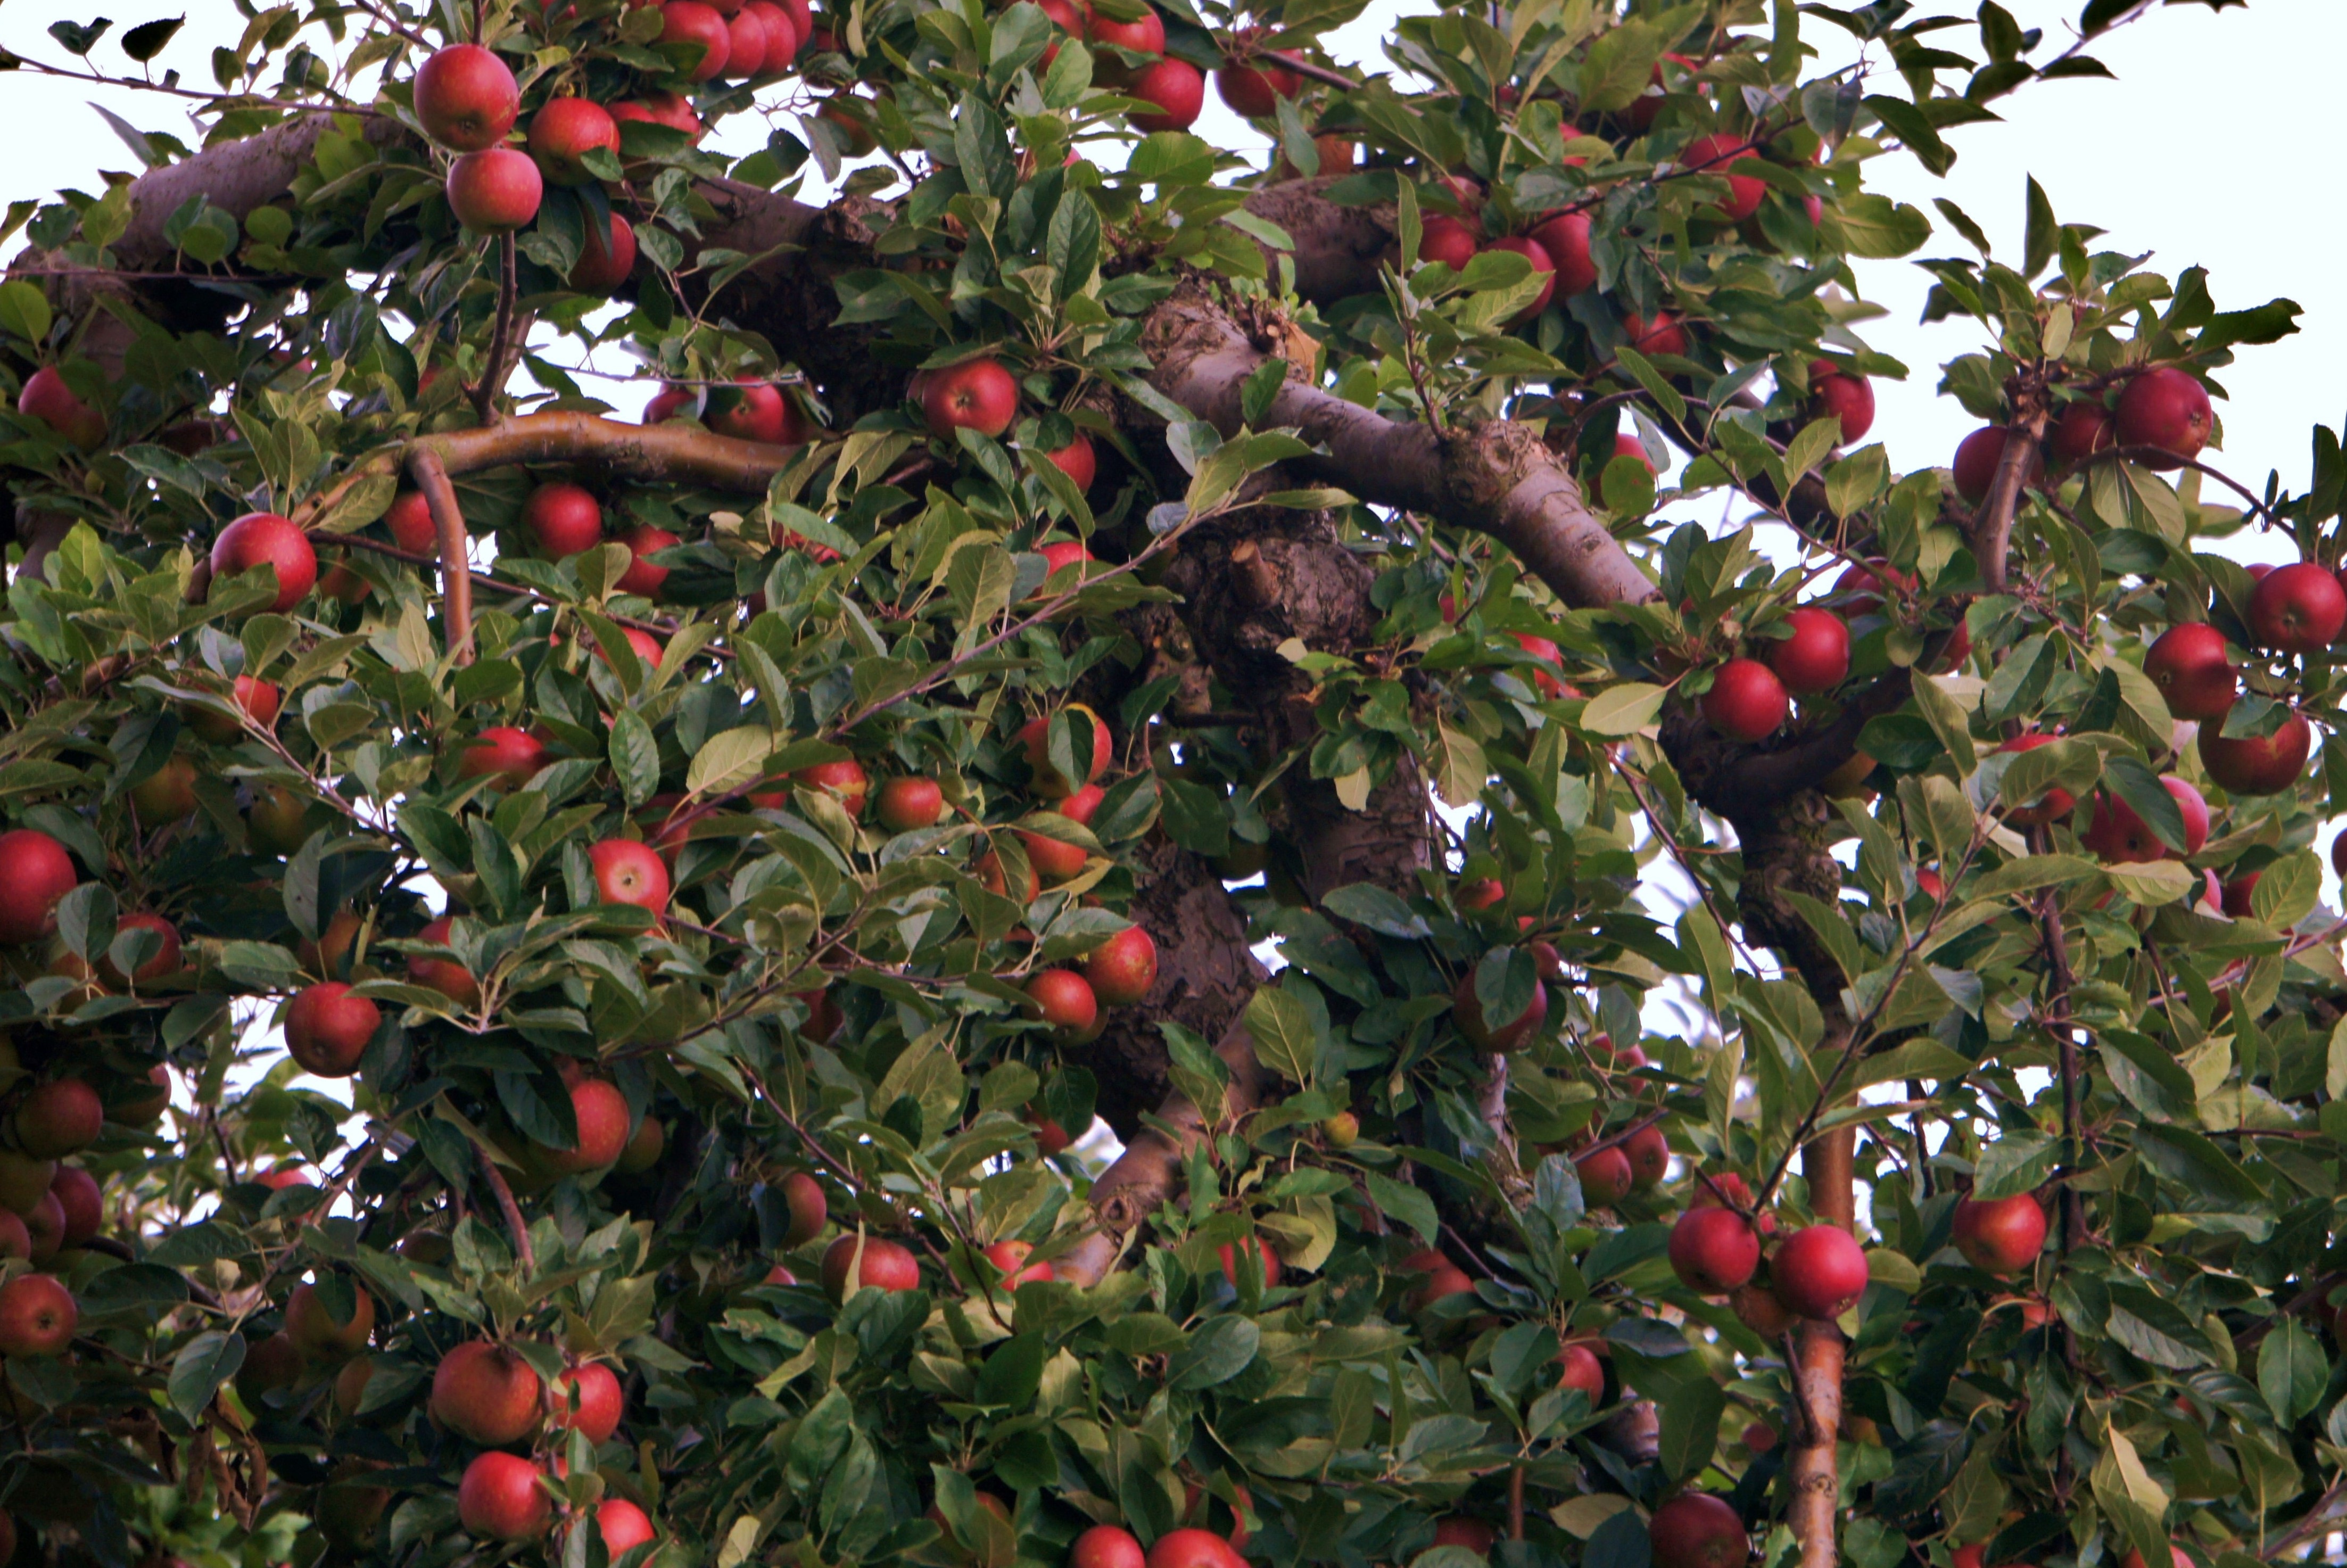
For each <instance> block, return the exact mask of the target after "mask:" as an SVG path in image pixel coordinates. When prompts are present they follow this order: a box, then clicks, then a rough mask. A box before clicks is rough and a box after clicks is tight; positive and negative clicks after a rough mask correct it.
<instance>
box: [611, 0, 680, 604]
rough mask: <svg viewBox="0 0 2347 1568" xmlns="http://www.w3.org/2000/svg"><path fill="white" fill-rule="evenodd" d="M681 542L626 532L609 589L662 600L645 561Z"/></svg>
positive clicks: (656, 571) (642, 526) (661, 570)
mask: <svg viewBox="0 0 2347 1568" xmlns="http://www.w3.org/2000/svg"><path fill="white" fill-rule="evenodd" d="M685 3H686V4H688V5H690V4H692V3H693V0H685ZM683 542H684V541H683V540H682V539H680V538H677V537H676V536H675V535H674V534H672V533H670V532H669V531H668V530H667V529H666V528H653V527H651V525H650V524H648V523H639V524H637V525H636V526H635V527H634V528H630V529H628V530H627V531H626V532H625V533H623V534H621V535H620V543H621V544H623V545H625V546H627V547H628V550H629V555H630V559H629V561H628V569H627V570H626V571H623V572H621V573H620V580H619V581H618V582H617V583H615V584H613V585H612V586H613V587H615V588H617V589H619V590H620V592H621V593H640V594H641V595H643V596H644V597H645V598H646V599H649V600H658V599H659V598H660V596H661V584H663V583H665V582H667V581H668V568H666V567H664V566H661V565H659V564H658V563H657V562H654V561H652V560H651V559H647V558H649V557H650V556H651V555H652V554H654V553H655V552H656V551H660V550H664V549H669V548H672V547H674V546H677V545H681V544H682V543H683Z"/></svg>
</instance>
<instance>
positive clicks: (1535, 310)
mask: <svg viewBox="0 0 2347 1568" xmlns="http://www.w3.org/2000/svg"><path fill="white" fill-rule="evenodd" d="M1483 249H1485V250H1486V251H1513V252H1514V253H1515V254H1517V255H1519V256H1522V258H1523V259H1524V260H1525V261H1529V262H1531V263H1532V273H1533V275H1534V276H1535V277H1537V276H1539V275H1540V274H1542V273H1543V272H1545V273H1546V274H1547V275H1548V276H1547V281H1546V282H1542V284H1541V291H1540V292H1539V293H1537V294H1534V295H1533V296H1532V302H1531V303H1529V304H1527V305H1525V306H1524V307H1523V308H1522V310H1520V311H1518V312H1517V313H1515V314H1514V315H1512V316H1511V317H1509V318H1508V324H1509V325H1511V326H1522V325H1523V324H1524V323H1526V322H1529V321H1531V320H1532V319H1533V318H1535V317H1536V316H1538V315H1539V314H1540V313H1541V312H1542V311H1544V310H1546V309H1547V308H1548V302H1549V301H1550V300H1552V299H1553V298H1555V297H1556V263H1555V262H1554V261H1552V260H1550V259H1549V253H1548V251H1547V250H1546V249H1545V248H1544V247H1543V246H1542V244H1541V242H1540V241H1537V240H1533V239H1529V238H1527V237H1526V236H1524V235H1522V234H1511V235H1509V236H1508V237H1507V238H1506V239H1504V240H1494V241H1491V243H1490V244H1489V245H1486V246H1484V247H1483Z"/></svg>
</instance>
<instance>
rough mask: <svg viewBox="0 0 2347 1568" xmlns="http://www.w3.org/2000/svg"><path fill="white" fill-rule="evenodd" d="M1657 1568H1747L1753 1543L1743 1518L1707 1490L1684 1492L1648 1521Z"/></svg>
mask: <svg viewBox="0 0 2347 1568" xmlns="http://www.w3.org/2000/svg"><path fill="white" fill-rule="evenodd" d="M1646 1549H1647V1553H1648V1555H1649V1557H1650V1558H1651V1559H1652V1562H1653V1565H1654V1568H1744V1563H1745V1561H1746V1560H1747V1558H1748V1557H1750V1556H1751V1554H1752V1543H1751V1541H1750V1539H1749V1538H1748V1537H1747V1535H1746V1534H1745V1532H1744V1519H1743V1516H1742V1515H1741V1514H1739V1513H1737V1512H1736V1510H1735V1509H1734V1508H1732V1507H1731V1506H1729V1505H1728V1503H1727V1501H1725V1500H1724V1499H1721V1498H1717V1497H1714V1496H1713V1495H1712V1494H1711V1493H1709V1492H1707V1491H1683V1492H1681V1493H1679V1494H1678V1496H1676V1497H1675V1498H1672V1499H1671V1500H1670V1501H1668V1502H1665V1503H1664V1504H1662V1505H1661V1506H1660V1507H1658V1508H1656V1509H1655V1512H1654V1514H1653V1516H1652V1517H1651V1518H1649V1519H1648V1520H1647V1521H1646Z"/></svg>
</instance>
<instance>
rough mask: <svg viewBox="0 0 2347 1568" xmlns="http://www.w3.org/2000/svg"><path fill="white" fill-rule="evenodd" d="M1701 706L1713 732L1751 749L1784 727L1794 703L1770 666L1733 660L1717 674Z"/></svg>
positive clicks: (1753, 660)
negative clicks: (1756, 743)
mask: <svg viewBox="0 0 2347 1568" xmlns="http://www.w3.org/2000/svg"><path fill="white" fill-rule="evenodd" d="M1701 706H1702V709H1703V716H1704V717H1705V718H1706V719H1707V720H1709V721H1710V723H1711V727H1712V728H1713V729H1715V730H1717V731H1718V732H1719V733H1721V734H1723V735H1726V736H1727V738H1728V739H1729V740H1731V741H1742V742H1744V743H1747V745H1748V744H1750V743H1752V742H1755V741H1761V740H1766V739H1768V737H1769V736H1770V735H1773V734H1775V733H1777V731H1778V729H1779V728H1781V727H1782V726H1783V724H1784V723H1785V716H1786V715H1787V714H1788V712H1791V711H1792V701H1791V699H1790V698H1789V697H1788V696H1787V695H1786V693H1785V683H1784V682H1782V681H1779V680H1778V678H1777V672H1776V671H1773V670H1771V669H1769V668H1768V666H1767V665H1766V664H1763V663H1761V662H1760V661H1758V660H1757V659H1731V660H1729V661H1727V663H1725V664H1722V665H1721V666H1720V667H1719V669H1718V670H1717V671H1716V672H1715V673H1714V674H1713V676H1712V681H1711V690H1710V691H1708V692H1705V693H1704V694H1703V699H1702V703H1701Z"/></svg>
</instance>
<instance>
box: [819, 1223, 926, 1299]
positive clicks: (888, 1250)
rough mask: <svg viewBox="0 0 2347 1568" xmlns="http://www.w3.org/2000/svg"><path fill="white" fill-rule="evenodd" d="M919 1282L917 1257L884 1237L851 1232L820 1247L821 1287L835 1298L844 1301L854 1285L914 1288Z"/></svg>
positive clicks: (918, 1285)
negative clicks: (821, 1256) (860, 1255)
mask: <svg viewBox="0 0 2347 1568" xmlns="http://www.w3.org/2000/svg"><path fill="white" fill-rule="evenodd" d="M859 1244H860V1245H862V1247H863V1249H864V1250H863V1255H862V1257H861V1259H860V1260H859V1258H858V1257H857V1255H856V1247H857V1246H858V1245H859ZM920 1284H921V1265H920V1261H919V1260H918V1259H917V1258H916V1257H914V1255H912V1253H911V1251H910V1250H908V1249H907V1248H906V1247H904V1246H901V1245H897V1243H896V1242H893V1241H889V1240H887V1238H886V1237H883V1236H876V1235H855V1234H853V1233H851V1234H849V1235H843V1236H841V1237H840V1238H839V1239H838V1240H837V1241H835V1242H833V1243H832V1244H831V1245H829V1246H827V1247H825V1249H824V1253H823V1287H824V1289H825V1290H826V1291H828V1292H829V1293H830V1295H831V1297H832V1299H833V1300H835V1301H846V1299H847V1298H848V1296H851V1295H853V1294H854V1293H855V1292H856V1290H858V1289H869V1290H917V1289H919V1288H920Z"/></svg>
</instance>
